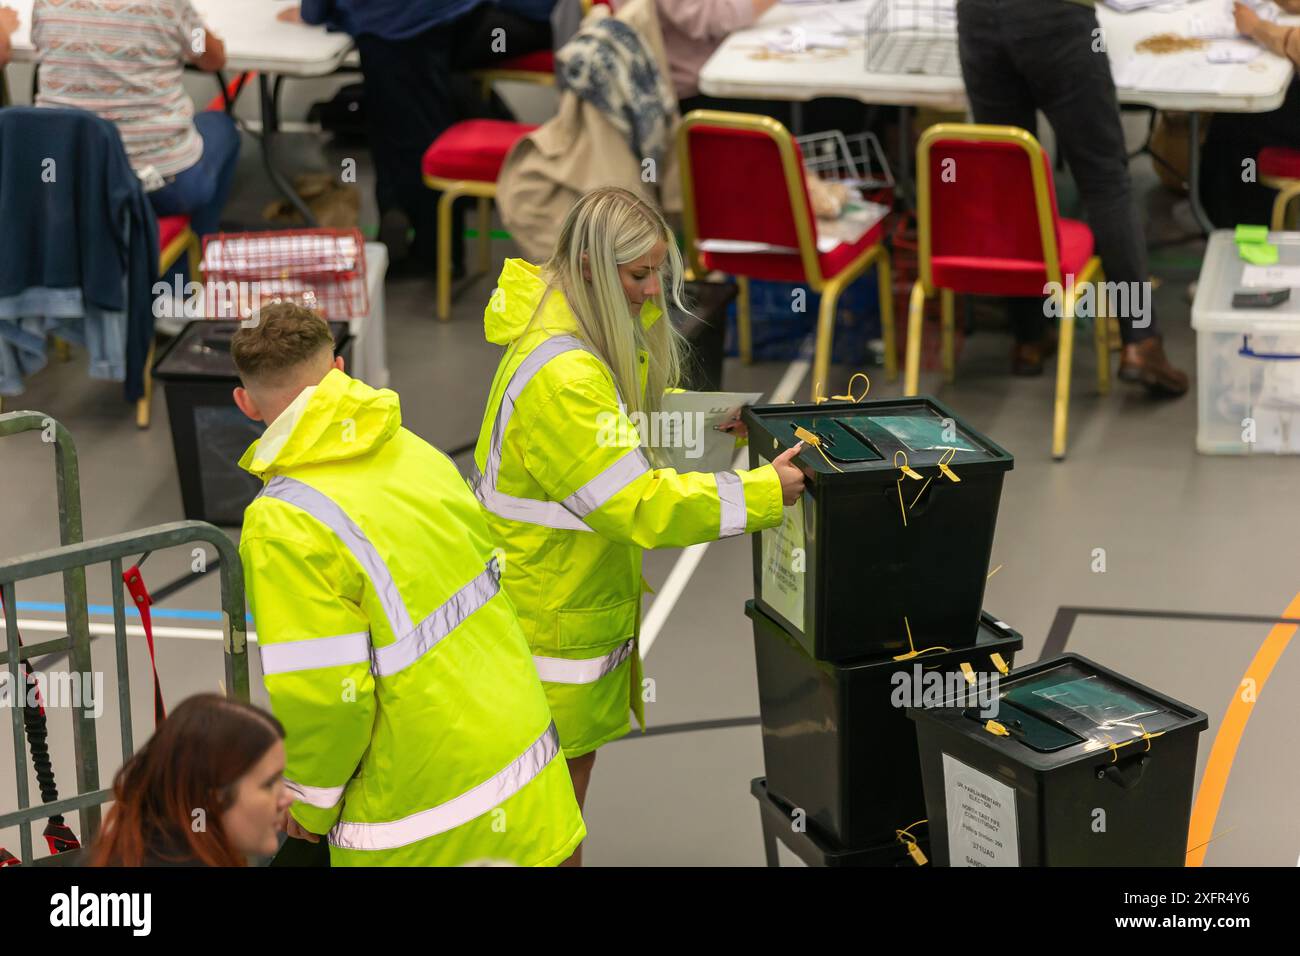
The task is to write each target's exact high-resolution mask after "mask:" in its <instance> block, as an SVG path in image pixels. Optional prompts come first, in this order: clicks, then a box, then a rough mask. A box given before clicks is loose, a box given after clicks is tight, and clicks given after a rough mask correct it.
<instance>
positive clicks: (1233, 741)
mask: <svg viewBox="0 0 1300 956" xmlns="http://www.w3.org/2000/svg"><path fill="white" fill-rule="evenodd" d="M1282 617H1291V618H1294V617H1300V594H1297V595H1296V596H1295V597H1293V598H1292V599H1291V603H1290V604H1288V605H1287V608H1286V610H1285V611H1283V612H1282ZM1297 628H1300V625H1296V624H1274V625H1273V627H1272V629H1271V630H1270V631H1269V632H1268V637H1266V638H1264V643H1263V644H1261V645H1260V646H1259V650H1258V651H1256V652H1255V657H1254V659H1253V660H1251V662H1250V666H1249V667H1247V668H1246V673H1245V675H1243V676H1242V678H1241V681H1240V682H1239V683H1238V684H1237V688H1236V690H1234V691H1233V693H1232V702H1231V703H1230V704H1228V712H1227V713H1226V714H1224V715H1223V723H1222V724H1220V725H1219V730H1218V732H1217V733H1216V734H1215V735H1214V744H1213V746H1212V747H1211V748H1210V759H1209V760H1208V761H1207V762H1206V764H1205V773H1204V774H1203V775H1202V776H1201V785H1200V787H1199V788H1198V789H1197V791H1196V803H1195V804H1194V805H1193V806H1192V822H1191V826H1190V827H1188V830H1187V846H1188V852H1187V865H1188V866H1202V865H1204V863H1205V853H1206V849H1207V847H1208V844H1209V842H1210V840H1211V837H1210V834H1211V833H1213V832H1214V821H1215V819H1216V818H1217V817H1218V815H1219V805H1220V804H1221V803H1223V793H1224V791H1225V790H1226V789H1227V788H1228V775H1229V774H1231V773H1232V762H1233V760H1235V759H1236V757H1237V746H1238V745H1239V744H1240V743H1241V738H1242V735H1243V734H1245V732H1246V724H1247V722H1248V721H1249V720H1250V715H1251V714H1252V713H1253V712H1254V710H1255V704H1256V703H1257V702H1258V701H1259V698H1260V695H1262V694H1263V692H1264V685H1265V684H1266V683H1267V682H1268V678H1269V675H1270V674H1272V673H1273V668H1274V666H1275V665H1276V664H1277V662H1278V660H1279V659H1280V658H1281V657H1282V652H1283V651H1285V650H1286V646H1287V645H1288V644H1289V643H1291V638H1292V637H1293V636H1294V635H1295V632H1296V630H1297ZM1247 681H1253V682H1254V685H1253V687H1252V688H1251V691H1252V696H1253V699H1252V700H1246V699H1245V695H1244V694H1243V691H1244V690H1245V685H1246V683H1247Z"/></svg>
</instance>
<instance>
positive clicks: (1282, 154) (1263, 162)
mask: <svg viewBox="0 0 1300 956" xmlns="http://www.w3.org/2000/svg"><path fill="white" fill-rule="evenodd" d="M1256 166H1257V168H1258V170H1259V181H1260V182H1261V183H1263V184H1264V185H1265V186H1271V187H1273V188H1274V189H1276V190H1277V191H1278V192H1277V198H1276V199H1275V200H1273V219H1272V222H1271V223H1270V224H1269V228H1270V229H1272V230H1273V231H1274V232H1278V231H1280V230H1282V229H1285V228H1286V213H1287V206H1289V205H1290V204H1291V200H1293V199H1295V198H1296V197H1297V196H1300V149H1288V148H1287V147H1285V146H1265V147H1264V148H1263V149H1261V150H1260V151H1259V157H1258V160H1257V162H1256Z"/></svg>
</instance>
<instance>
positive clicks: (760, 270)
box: [700, 220, 885, 282]
mask: <svg viewBox="0 0 1300 956" xmlns="http://www.w3.org/2000/svg"><path fill="white" fill-rule="evenodd" d="M884 230H885V221H884V220H881V221H880V222H878V223H876V224H875V225H874V226H872V227H871V228H870V229H868V230H867V231H866V232H865V233H864V234H863V236H862V238H861V239H859V240H858V241H857V242H841V243H840V244H839V245H838V246H836V247H835V248H834V249H832V250H831V251H830V252H822V253H818V254H817V260H818V262H819V263H820V264H821V270H822V277H823V278H825V279H830V278H833V277H834V276H836V275H838V274H839V273H840V272H841V271H843V269H844V267H845V266H847V265H848V264H849V263H851V262H852V261H853V260H854V259H856V258H857V257H858V256H860V255H862V253H863V252H865V251H866V250H867V249H869V248H871V246H873V245H875V244H876V243H877V242H879V241H880V237H881V234H882V233H883V232H884ZM700 260H701V262H703V264H704V266H705V268H707V269H720V270H721V271H723V272H726V273H728V274H730V275H740V276H747V277H748V278H751V279H760V280H763V281H766V282H807V281H808V277H807V275H806V274H805V273H804V268H803V258H802V257H801V256H800V255H799V254H798V253H780V252H776V253H774V252H746V253H733V252H727V253H719V252H701V253H700Z"/></svg>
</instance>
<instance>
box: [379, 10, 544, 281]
mask: <svg viewBox="0 0 1300 956" xmlns="http://www.w3.org/2000/svg"><path fill="white" fill-rule="evenodd" d="M498 29H500V30H502V31H504V32H503V33H500V34H496V33H494V31H496V30H498ZM498 38H500V39H502V40H504V43H505V50H504V52H495V51H494V50H493V46H494V40H496V39H498ZM497 45H498V46H499V44H497ZM550 45H551V25H550V23H539V22H536V21H533V20H526V19H524V18H523V17H519V16H516V15H515V14H512V13H509V12H507V11H505V10H502V9H501V8H500V7H498V6H497V5H496V4H495V3H485V4H480V5H479V6H477V7H475V8H474V9H473V10H471V11H470V12H469V13H467V14H465V16H463V17H461V18H459V19H457V20H455V21H453V22H451V23H446V24H441V25H439V26H436V27H433V28H432V29H430V30H426V31H425V32H424V33H421V34H419V35H417V36H414V37H411V38H409V39H406V40H384V39H381V38H379V37H376V36H371V35H366V34H363V35H361V36H359V37H357V50H358V52H359V53H360V54H361V72H362V73H363V74H364V76H365V83H366V100H365V105H366V123H367V127H368V130H369V140H370V150H371V153H372V154H373V156H374V161H375V180H376V185H375V194H376V195H375V198H376V200H377V202H378V205H379V214H380V217H381V218H382V217H383V216H384V214H385V213H387V212H388V211H389V210H390V209H393V208H400V209H402V210H403V211H404V212H405V213H406V216H407V218H408V219H409V220H410V222H411V226H412V227H413V228H414V229H415V242H414V244H413V246H412V248H411V255H412V256H413V257H416V258H417V259H418V260H419V261H421V262H422V263H424V264H425V265H427V266H428V268H429V269H432V268H433V266H434V263H435V262H436V258H435V250H436V248H437V236H438V197H439V196H440V195H441V194H440V193H436V192H434V191H433V190H431V189H429V188H428V187H427V186H425V185H424V176H423V172H422V169H421V162H422V160H423V158H424V154H425V152H426V151H427V150H428V148H429V146H430V144H432V143H433V141H434V140H435V139H437V138H438V136H439V135H441V134H442V132H443V131H444V130H446V129H447V127H449V126H451V125H452V124H453V123H455V122H457V121H458V120H460V119H462V118H463V116H464V115H465V109H464V108H463V106H462V105H461V102H460V101H461V99H462V97H459V96H458V95H457V91H456V85H455V84H454V83H453V74H455V73H461V72H464V71H466V70H472V69H484V68H488V67H491V66H493V65H495V64H496V63H498V62H500V61H502V60H505V59H508V58H510V57H514V56H518V55H520V54H523V53H529V52H532V51H534V50H540V49H549V48H550ZM462 207H463V203H457V204H456V208H455V210H454V212H455V215H453V217H452V233H451V235H452V266H453V269H455V270H456V271H457V272H461V271H462V270H463V263H464V256H465V253H464V231H465V229H464V210H463V208H462Z"/></svg>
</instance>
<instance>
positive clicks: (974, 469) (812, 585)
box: [744, 396, 1014, 661]
mask: <svg viewBox="0 0 1300 956" xmlns="http://www.w3.org/2000/svg"><path fill="white" fill-rule="evenodd" d="M744 421H745V422H746V424H747V425H748V427H749V462H750V467H752V468H753V467H758V466H760V465H762V464H765V463H768V462H771V461H772V460H773V459H774V458H776V457H777V456H778V455H780V454H781V453H782V452H783V451H785V450H786V449H787V448H790V447H792V446H794V445H795V444H796V442H798V441H799V440H800V438H799V437H798V435H797V434H796V431H797V430H802V431H803V432H804V433H806V434H811V435H813V436H816V438H817V440H818V442H819V448H814V447H810V446H809V445H807V444H805V446H804V449H803V451H802V452H801V453H800V454H799V455H798V456H797V457H796V459H795V461H796V463H797V464H799V465H800V466H802V467H803V468H805V469H806V471H807V472H808V474H809V476H810V477H809V478H808V480H807V483H806V486H805V492H804V494H803V496H802V497H801V499H800V500H799V501H798V502H796V503H795V504H794V505H792V506H791V507H789V508H786V509H785V520H784V522H783V523H782V524H781V525H780V526H778V527H776V528H769V529H766V530H764V531H762V532H760V533H758V534H756V535H753V548H754V603H755V604H756V605H757V607H759V608H760V609H761V610H762V611H763V612H764V613H765V614H767V615H768V616H769V617H770V618H772V619H773V620H775V621H777V622H778V623H779V624H780V626H781V627H783V628H784V629H785V630H786V631H787V632H788V633H789V634H791V635H792V636H793V637H794V638H795V639H796V640H798V641H799V642H800V643H801V644H803V646H804V647H806V648H807V649H808V651H809V652H810V653H811V654H812V655H813V656H814V657H815V658H817V659H818V660H823V661H849V660H860V659H863V658H867V657H873V656H875V657H883V656H892V655H895V654H900V653H904V652H907V651H908V650H909V649H911V648H913V647H917V648H919V647H923V646H925V647H928V646H934V645H943V646H946V647H949V648H953V649H956V648H959V647H969V646H970V645H972V644H974V643H975V641H976V638H977V636H978V634H979V629H980V612H981V609H982V607H983V600H984V585H985V581H986V579H987V577H988V569H989V559H990V556H991V554H992V549H993V534H994V529H995V527H996V525H997V515H998V505H999V502H1000V500H1001V495H1002V481H1003V477H1004V475H1005V474H1006V473H1007V471H1009V470H1010V469H1011V468H1012V465H1013V463H1014V460H1013V458H1012V456H1011V455H1010V454H1009V453H1008V452H1007V451H1006V450H1004V449H1003V448H1001V447H1000V446H998V445H997V444H995V443H994V442H993V441H992V440H991V439H989V438H987V437H985V436H984V435H981V434H980V433H979V432H977V431H976V430H975V429H973V428H972V427H971V426H969V425H968V424H966V423H965V422H963V421H962V420H961V419H959V418H958V417H957V416H956V415H955V414H954V413H953V412H952V411H951V410H950V409H948V408H947V407H946V406H944V405H942V404H940V403H939V402H938V401H936V400H935V399H933V398H929V397H927V396H917V397H912V398H891V399H882V400H876V401H863V402H827V403H824V404H810V405H794V404H791V405H766V406H753V407H750V408H746V409H745V411H744Z"/></svg>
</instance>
